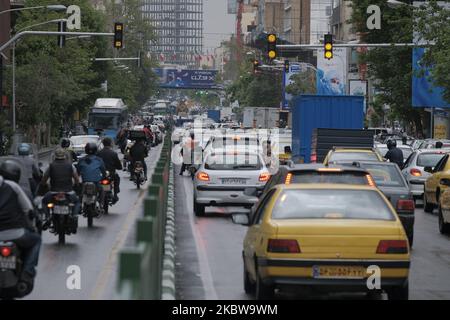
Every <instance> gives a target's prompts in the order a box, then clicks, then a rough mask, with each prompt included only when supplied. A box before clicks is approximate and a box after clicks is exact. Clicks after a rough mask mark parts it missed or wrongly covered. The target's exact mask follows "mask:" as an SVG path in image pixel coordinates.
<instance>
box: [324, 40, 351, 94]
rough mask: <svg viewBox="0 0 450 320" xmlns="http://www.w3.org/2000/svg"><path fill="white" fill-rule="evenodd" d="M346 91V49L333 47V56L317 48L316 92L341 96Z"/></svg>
mask: <svg viewBox="0 0 450 320" xmlns="http://www.w3.org/2000/svg"><path fill="white" fill-rule="evenodd" d="M346 93H347V49H346V48H333V58H332V59H330V60H328V59H325V57H324V49H323V48H320V49H318V50H317V94H318V95H332V96H341V95H345V94H346Z"/></svg>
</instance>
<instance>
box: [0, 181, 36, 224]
mask: <svg viewBox="0 0 450 320" xmlns="http://www.w3.org/2000/svg"><path fill="white" fill-rule="evenodd" d="M32 210H33V205H32V204H31V202H30V200H29V199H28V197H27V196H26V195H25V193H24V192H23V190H22V189H21V188H20V186H19V185H18V184H17V183H15V182H13V181H10V180H5V179H3V177H2V176H0V231H4V230H9V229H16V228H29V227H30V226H31V224H30V221H29V220H28V217H27V214H28V213H29V212H30V211H32Z"/></svg>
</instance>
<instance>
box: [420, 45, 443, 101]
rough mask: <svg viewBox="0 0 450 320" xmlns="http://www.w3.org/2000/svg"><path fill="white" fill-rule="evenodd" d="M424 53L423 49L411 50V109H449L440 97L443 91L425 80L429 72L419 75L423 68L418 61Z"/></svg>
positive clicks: (427, 70) (425, 71)
mask: <svg viewBox="0 0 450 320" xmlns="http://www.w3.org/2000/svg"><path fill="white" fill-rule="evenodd" d="M424 53H425V48H414V50H413V79H412V105H413V107H434V108H450V103H448V102H446V101H445V100H444V98H443V97H442V91H443V89H442V88H440V87H435V86H433V84H432V83H431V82H430V81H429V80H428V79H427V78H428V77H429V76H430V70H429V69H424V72H423V75H419V72H420V70H422V69H423V67H422V66H421V64H420V60H421V59H422V56H423V55H424Z"/></svg>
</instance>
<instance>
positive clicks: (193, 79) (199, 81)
mask: <svg viewBox="0 0 450 320" xmlns="http://www.w3.org/2000/svg"><path fill="white" fill-rule="evenodd" d="M154 71H155V73H156V75H157V76H158V77H159V80H160V87H161V88H171V89H177V88H178V89H216V88H217V84H216V76H217V70H178V69H161V68H156V69H154Z"/></svg>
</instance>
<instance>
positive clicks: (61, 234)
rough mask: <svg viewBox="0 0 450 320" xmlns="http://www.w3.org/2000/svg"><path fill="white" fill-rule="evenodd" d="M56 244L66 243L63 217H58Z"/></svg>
mask: <svg viewBox="0 0 450 320" xmlns="http://www.w3.org/2000/svg"><path fill="white" fill-rule="evenodd" d="M58 243H59V244H65V243H66V230H64V216H63V215H60V216H59V219H58Z"/></svg>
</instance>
